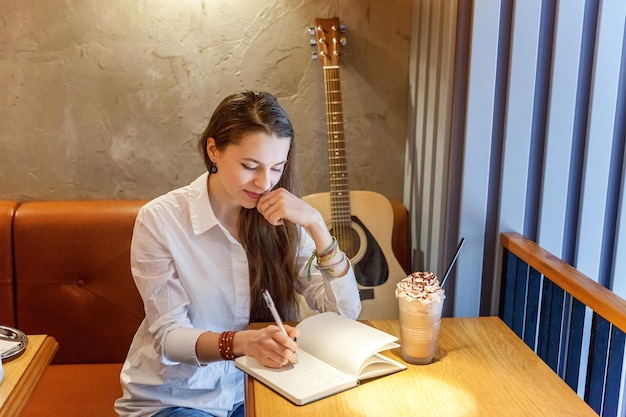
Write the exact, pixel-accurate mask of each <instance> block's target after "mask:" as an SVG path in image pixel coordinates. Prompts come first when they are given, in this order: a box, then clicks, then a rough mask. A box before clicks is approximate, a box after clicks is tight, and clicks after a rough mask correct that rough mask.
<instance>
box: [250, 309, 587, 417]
mask: <svg viewBox="0 0 626 417" xmlns="http://www.w3.org/2000/svg"><path fill="white" fill-rule="evenodd" d="M367 323H368V324H370V325H372V326H374V327H376V328H379V329H381V330H383V331H386V332H388V333H392V334H395V335H399V328H398V322H397V321H396V320H380V321H379V320H372V321H368V322H367ZM387 354H388V355H389V356H390V357H392V358H393V359H395V360H398V361H402V356H401V353H400V349H394V350H391V351H389V352H388V353H387ZM253 416H259V417H266V416H289V417H299V416H355V417H359V416H363V417H364V416H368V417H369V416H381V417H383V416H384V417H388V416H429V417H436V416H445V417H454V416H459V417H460V416H463V417H484V416H590V417H597V414H596V413H595V412H594V411H593V410H592V409H591V408H590V407H589V406H588V405H587V404H586V403H585V402H584V401H583V400H582V399H581V398H580V397H578V395H576V393H575V392H574V391H573V390H571V389H570V388H569V386H568V385H567V384H565V382H563V380H561V379H560V378H559V377H558V375H557V374H555V373H554V372H553V371H552V370H551V369H550V368H549V367H548V366H547V365H546V364H545V363H544V362H543V361H542V360H541V359H540V358H539V357H538V356H537V355H536V354H535V353H534V352H533V351H532V350H531V349H530V348H529V347H528V346H526V344H524V342H523V341H522V340H521V339H519V338H518V337H517V336H516V335H515V333H513V332H512V331H511V330H510V329H509V328H508V327H507V326H506V324H504V322H502V321H501V320H500V319H499V318H497V317H478V318H444V319H443V320H442V322H441V332H440V335H439V343H438V347H437V353H436V354H435V359H434V361H433V362H432V363H430V364H428V365H410V364H409V368H408V369H407V370H405V371H402V372H399V373H396V374H392V375H388V376H385V377H382V378H378V379H374V380H371V381H365V382H363V383H362V384H361V385H360V386H358V387H356V388H353V389H351V390H348V391H344V392H342V393H340V394H337V395H334V396H332V397H328V398H324V399H322V400H319V401H316V402H314V403H311V404H307V405H304V406H296V405H294V404H292V403H291V402H289V401H288V400H286V399H284V398H283V397H281V396H280V395H278V394H276V393H275V392H274V391H272V390H270V389H269V388H267V387H266V386H264V385H263V384H261V383H260V382H258V381H256V380H254V378H252V377H247V381H246V417H253Z"/></svg>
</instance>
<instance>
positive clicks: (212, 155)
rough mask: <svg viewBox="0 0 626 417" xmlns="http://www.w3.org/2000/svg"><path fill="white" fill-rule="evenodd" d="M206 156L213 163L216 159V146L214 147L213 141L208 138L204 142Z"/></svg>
mask: <svg viewBox="0 0 626 417" xmlns="http://www.w3.org/2000/svg"><path fill="white" fill-rule="evenodd" d="M206 154H207V155H208V157H209V159H210V160H211V161H213V162H215V159H216V157H217V146H216V145H215V139H213V138H212V137H210V138H209V139H207V141H206Z"/></svg>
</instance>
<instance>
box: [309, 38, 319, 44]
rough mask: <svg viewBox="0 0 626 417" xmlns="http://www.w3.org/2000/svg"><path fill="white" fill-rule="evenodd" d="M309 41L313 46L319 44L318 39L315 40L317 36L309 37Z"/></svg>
mask: <svg viewBox="0 0 626 417" xmlns="http://www.w3.org/2000/svg"><path fill="white" fill-rule="evenodd" d="M309 43H310V44H311V46H315V45H317V40H315V38H313V39H309Z"/></svg>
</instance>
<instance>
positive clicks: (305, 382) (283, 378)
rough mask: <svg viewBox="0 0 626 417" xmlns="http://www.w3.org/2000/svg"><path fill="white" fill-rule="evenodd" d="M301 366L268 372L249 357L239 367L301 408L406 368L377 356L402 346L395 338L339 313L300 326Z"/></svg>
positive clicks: (312, 318)
mask: <svg viewBox="0 0 626 417" xmlns="http://www.w3.org/2000/svg"><path fill="white" fill-rule="evenodd" d="M296 327H297V328H298V329H300V332H301V333H300V336H298V352H297V354H298V363H297V364H295V365H288V366H285V367H283V368H280V369H271V368H266V367H264V366H262V365H261V364H259V363H258V362H257V360H256V359H254V358H252V357H250V356H241V357H239V358H237V359H235V365H236V366H237V367H238V368H239V369H241V370H242V371H244V372H246V373H248V374H250V375H251V376H253V377H254V378H256V379H257V380H259V381H261V382H262V383H264V384H265V385H267V386H269V387H270V388H272V389H273V390H275V391H276V392H278V393H280V394H281V395H283V396H284V397H285V398H287V399H289V400H290V401H292V402H293V403H294V404H297V405H303V404H307V403H310V402H312V401H315V400H318V399H320V398H324V397H327V396H329V395H333V394H336V393H338V392H341V391H344V390H346V389H349V388H353V387H355V386H357V385H358V384H359V381H361V380H364V379H369V378H374V377H378V376H383V375H387V374H390V373H393V372H397V371H401V370H404V369H406V365H404V364H402V363H400V362H397V361H394V360H392V359H390V358H388V357H386V356H384V355H381V354H379V352H382V351H384V350H387V349H393V348H396V347H399V346H400V345H399V344H398V343H396V341H397V340H398V338H397V337H395V336H393V335H391V334H389V333H385V332H383V331H380V330H378V329H375V328H373V327H370V326H368V325H366V324H363V323H361V322H358V321H355V320H351V319H348V318H345V317H342V316H340V315H338V314H336V313H321V314H316V315H313V316H310V317H307V318H306V319H304V320H302V321H301V322H300V323H299V324H298V325H297V326H296Z"/></svg>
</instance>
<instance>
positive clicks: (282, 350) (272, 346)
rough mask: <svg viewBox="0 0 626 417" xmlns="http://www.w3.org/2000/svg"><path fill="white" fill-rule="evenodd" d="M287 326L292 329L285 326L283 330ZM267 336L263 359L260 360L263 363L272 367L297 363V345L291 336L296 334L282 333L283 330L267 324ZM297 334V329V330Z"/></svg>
mask: <svg viewBox="0 0 626 417" xmlns="http://www.w3.org/2000/svg"><path fill="white" fill-rule="evenodd" d="M287 328H289V329H290V330H292V333H293V334H295V332H293V330H295V329H293V328H292V327H291V326H285V330H287ZM266 329H267V331H268V336H269V338H268V339H267V343H266V345H265V348H266V350H265V354H264V355H263V356H264V359H265V361H262V363H263V365H265V366H268V367H272V368H280V367H283V366H285V365H287V364H289V363H292V364H293V363H298V356H297V355H296V351H297V349H298V345H297V344H296V342H295V341H294V340H293V337H297V336H287V335H285V334H283V332H281V331H280V329H278V327H276V326H273V325H272V326H268V327H267V328H266ZM297 334H299V331H298V332H297Z"/></svg>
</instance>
